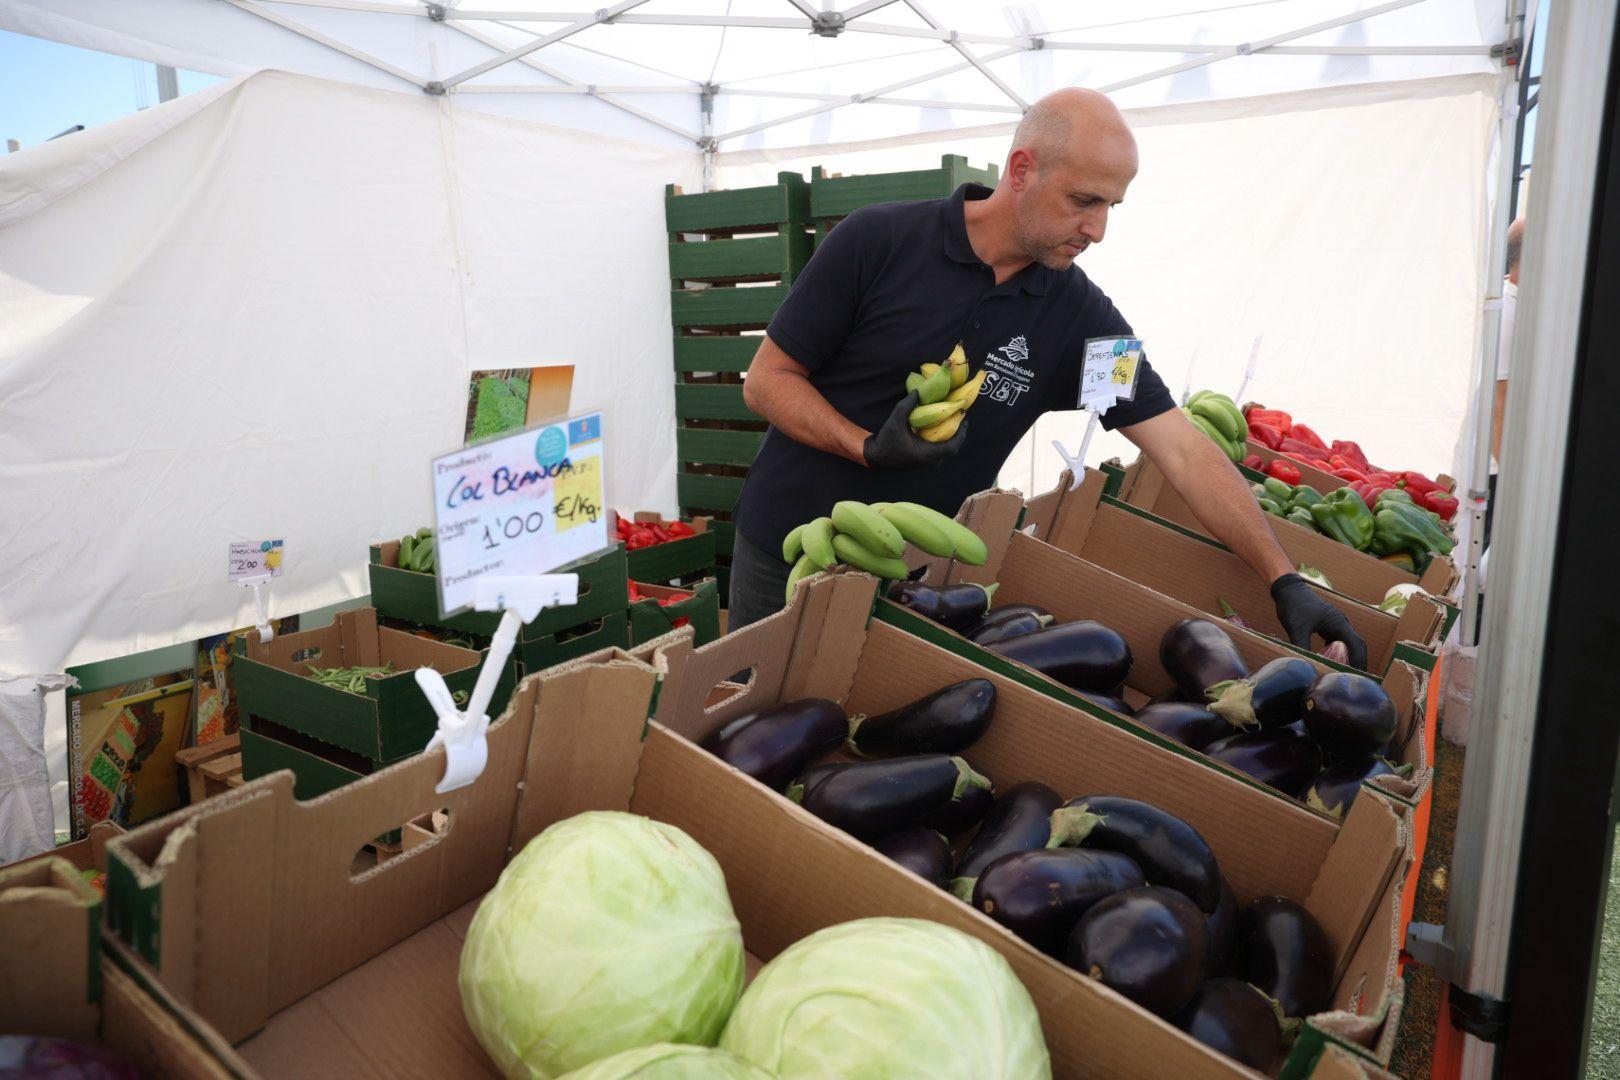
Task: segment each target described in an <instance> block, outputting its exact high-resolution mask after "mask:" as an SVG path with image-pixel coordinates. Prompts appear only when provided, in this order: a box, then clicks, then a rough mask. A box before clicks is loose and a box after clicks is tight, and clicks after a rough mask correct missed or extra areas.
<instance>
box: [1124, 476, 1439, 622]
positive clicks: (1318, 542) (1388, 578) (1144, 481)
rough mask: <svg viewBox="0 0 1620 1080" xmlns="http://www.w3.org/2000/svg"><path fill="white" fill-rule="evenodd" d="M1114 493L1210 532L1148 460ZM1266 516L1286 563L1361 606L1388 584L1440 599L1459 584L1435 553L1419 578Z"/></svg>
mask: <svg viewBox="0 0 1620 1080" xmlns="http://www.w3.org/2000/svg"><path fill="white" fill-rule="evenodd" d="M1340 486H1341V487H1342V486H1343V485H1342V484H1341V485H1340ZM1118 497H1119V498H1120V499H1121V500H1123V501H1124V502H1127V503H1130V504H1131V505H1132V506H1135V507H1138V508H1139V509H1142V510H1146V511H1147V512H1148V513H1150V514H1154V515H1156V516H1158V517H1161V518H1163V519H1165V520H1166V521H1169V522H1172V523H1174V524H1176V525H1179V526H1181V527H1182V528H1184V529H1191V530H1192V531H1193V532H1196V533H1197V534H1198V535H1200V536H1208V535H1209V532H1208V531H1207V530H1206V529H1205V528H1204V526H1203V524H1202V523H1201V522H1199V520H1198V517H1197V515H1195V514H1194V513H1193V512H1192V507H1190V506H1188V505H1187V501H1186V500H1185V499H1183V498H1182V497H1181V495H1180V494H1179V493H1178V492H1177V491H1176V489H1175V488H1173V487H1171V486H1170V482H1169V479H1168V478H1167V477H1166V476H1165V475H1164V473H1163V472H1161V471H1160V470H1159V468H1158V466H1156V465H1154V464H1153V463H1152V462H1151V461H1149V460H1148V459H1147V458H1142V459H1140V460H1138V461H1137V462H1136V463H1134V464H1132V465H1130V466H1127V467H1126V468H1125V469H1124V470H1123V474H1122V477H1121V482H1120V487H1119V492H1118ZM1267 520H1268V521H1269V523H1270V525H1271V531H1272V532H1273V533H1275V534H1276V536H1277V542H1278V543H1280V544H1281V545H1282V549H1283V551H1284V552H1286V553H1287V555H1288V559H1289V561H1290V562H1292V563H1293V564H1294V565H1296V566H1297V565H1299V564H1300V563H1304V564H1305V565H1307V566H1314V567H1316V568H1317V569H1318V570H1321V571H1322V572H1323V573H1324V574H1326V575H1327V576H1328V580H1329V581H1331V582H1333V587H1334V589H1335V590H1337V591H1339V592H1342V593H1344V594H1345V595H1346V596H1353V597H1355V598H1356V599H1357V600H1360V601H1361V602H1362V603H1364V604H1377V603H1378V602H1379V601H1380V600H1382V599H1383V598H1384V596H1385V594H1386V593H1388V592H1389V589H1390V586H1392V585H1419V586H1422V588H1423V590H1424V591H1425V592H1428V593H1430V594H1431V595H1433V596H1442V597H1443V596H1447V595H1449V594H1450V593H1451V590H1452V587H1453V586H1454V585H1456V583H1457V567H1456V566H1455V565H1454V564H1453V563H1452V561H1451V560H1450V559H1449V558H1442V557H1440V556H1436V557H1435V558H1434V560H1433V561H1432V562H1430V563H1429V567H1428V569H1427V570H1425V571H1424V572H1423V574H1422V576H1418V575H1416V574H1410V573H1407V572H1406V571H1405V570H1402V569H1400V568H1399V567H1397V566H1394V565H1392V564H1390V563H1387V562H1384V561H1383V560H1382V559H1380V558H1378V557H1377V556H1376V555H1368V554H1367V553H1366V552H1363V551H1357V550H1355V549H1354V548H1352V547H1349V546H1347V545H1345V544H1341V543H1339V542H1338V541H1337V540H1332V539H1330V538H1328V537H1326V536H1323V535H1322V534H1321V533H1319V532H1315V531H1313V530H1311V529H1307V528H1304V527H1303V526H1300V525H1295V524H1294V523H1293V522H1292V521H1289V520H1287V519H1286V518H1280V517H1274V516H1272V515H1269V514H1268V515H1267Z"/></svg>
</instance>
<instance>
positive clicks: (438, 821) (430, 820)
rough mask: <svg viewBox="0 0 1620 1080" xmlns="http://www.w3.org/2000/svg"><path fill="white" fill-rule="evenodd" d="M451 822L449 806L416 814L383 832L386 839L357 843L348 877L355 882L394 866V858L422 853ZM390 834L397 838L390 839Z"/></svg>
mask: <svg viewBox="0 0 1620 1080" xmlns="http://www.w3.org/2000/svg"><path fill="white" fill-rule="evenodd" d="M453 824H454V821H453V819H452V816H451V813H450V808H449V807H444V808H443V809H440V810H435V811H433V812H432V813H428V814H418V815H417V816H416V817H413V818H411V819H410V820H409V821H406V822H404V823H402V824H401V825H399V826H398V827H397V828H395V829H390V830H389V831H388V833H387V834H386V835H387V836H388V837H389V838H390V839H387V840H382V839H379V840H373V841H370V842H368V843H365V844H362V845H360V847H359V848H358V849H356V851H355V853H354V856H353V858H351V859H350V860H349V865H350V867H351V872H350V874H349V880H350V881H354V882H358V881H360V880H362V879H363V878H365V877H366V875H368V874H371V873H374V872H375V871H376V868H377V867H379V866H397V862H396V860H398V859H408V858H412V857H415V856H419V855H421V854H423V852H425V851H426V850H427V849H428V848H430V847H432V846H433V845H434V844H437V843H439V842H440V841H442V840H443V839H444V838H445V836H446V835H447V834H448V833H449V832H450V828H451V826H452V825H453ZM393 837H398V839H397V840H396V839H392V838H393Z"/></svg>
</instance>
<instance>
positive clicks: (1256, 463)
mask: <svg viewBox="0 0 1620 1080" xmlns="http://www.w3.org/2000/svg"><path fill="white" fill-rule="evenodd" d="M1241 464H1242V465H1243V467H1244V468H1245V469H1253V470H1254V471H1255V472H1265V471H1266V459H1265V458H1263V457H1261V456H1260V455H1259V454H1250V455H1249V456H1248V457H1246V458H1244V459H1243V461H1242V462H1241Z"/></svg>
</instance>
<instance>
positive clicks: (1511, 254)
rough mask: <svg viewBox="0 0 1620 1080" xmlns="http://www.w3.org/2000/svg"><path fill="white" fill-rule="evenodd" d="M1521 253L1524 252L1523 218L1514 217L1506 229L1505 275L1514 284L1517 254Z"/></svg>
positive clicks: (1517, 268) (1517, 273) (1517, 271)
mask: <svg viewBox="0 0 1620 1080" xmlns="http://www.w3.org/2000/svg"><path fill="white" fill-rule="evenodd" d="M1522 254H1524V218H1522V217H1516V218H1514V219H1513V224H1511V225H1509V226H1508V231H1507V276H1508V280H1509V281H1511V282H1513V284H1515V285H1517V284H1518V283H1519V256H1520V255H1522Z"/></svg>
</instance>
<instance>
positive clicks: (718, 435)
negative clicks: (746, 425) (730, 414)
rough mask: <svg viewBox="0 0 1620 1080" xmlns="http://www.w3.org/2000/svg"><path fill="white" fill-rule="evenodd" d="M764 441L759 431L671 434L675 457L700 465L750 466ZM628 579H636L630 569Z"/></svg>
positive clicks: (689, 430)
mask: <svg viewBox="0 0 1620 1080" xmlns="http://www.w3.org/2000/svg"><path fill="white" fill-rule="evenodd" d="M764 440H765V433H764V432H763V431H713V430H710V429H708V428H686V427H683V428H678V429H676V431H675V457H676V458H677V459H679V460H680V461H687V462H696V463H699V464H703V465H752V464H753V463H754V458H755V457H756V456H757V455H758V454H759V444H760V443H761V442H763V441H764ZM630 576H631V577H632V578H633V577H635V576H636V572H635V569H634V567H632V568H631V570H630Z"/></svg>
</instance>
